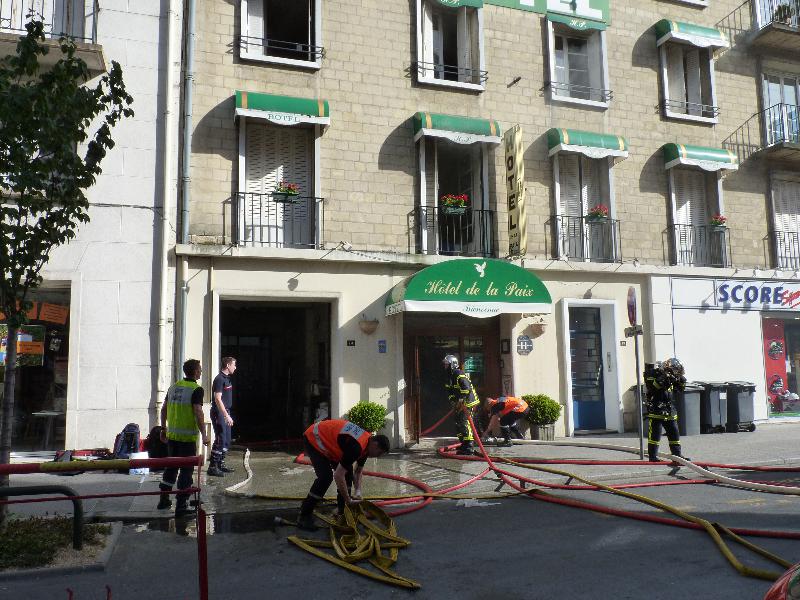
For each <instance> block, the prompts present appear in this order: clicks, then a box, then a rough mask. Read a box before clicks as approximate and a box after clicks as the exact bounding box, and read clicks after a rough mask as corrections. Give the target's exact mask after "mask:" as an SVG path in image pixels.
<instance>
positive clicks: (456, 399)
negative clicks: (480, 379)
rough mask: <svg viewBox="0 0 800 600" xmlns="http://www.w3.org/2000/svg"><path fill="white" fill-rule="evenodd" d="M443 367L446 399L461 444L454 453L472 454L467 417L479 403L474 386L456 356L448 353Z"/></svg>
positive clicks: (470, 415) (472, 433) (470, 428)
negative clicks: (451, 408)
mask: <svg viewBox="0 0 800 600" xmlns="http://www.w3.org/2000/svg"><path fill="white" fill-rule="evenodd" d="M442 364H443V365H444V368H445V369H446V370H447V384H445V387H446V388H447V391H448V392H449V396H448V400H449V401H450V405H451V406H452V407H453V412H454V413H455V418H456V435H457V436H458V441H459V442H461V445H460V446H459V447H458V450H456V454H462V455H466V454H472V452H473V443H474V441H475V435H474V432H473V431H472V426H471V425H470V422H469V417H472V416H473V411H474V409H475V407H476V406H477V405H478V404H479V403H480V400H478V395H477V394H476V393H475V388H474V387H472V382H471V381H470V380H469V375H467V374H466V373H465V372H464V371H463V369H461V368H460V366H459V362H458V357H457V356H454V355H452V354H448V355H447V356H445V357H444V359H443V360H442Z"/></svg>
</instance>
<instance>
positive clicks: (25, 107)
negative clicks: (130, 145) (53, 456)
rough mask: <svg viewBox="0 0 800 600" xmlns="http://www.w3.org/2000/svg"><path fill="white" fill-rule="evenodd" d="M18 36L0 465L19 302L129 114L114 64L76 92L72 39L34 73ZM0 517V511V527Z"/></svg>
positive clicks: (38, 39)
mask: <svg viewBox="0 0 800 600" xmlns="http://www.w3.org/2000/svg"><path fill="white" fill-rule="evenodd" d="M26 30H27V34H26V35H25V36H24V37H21V38H20V41H19V43H18V44H17V50H16V54H13V55H10V56H6V57H5V58H3V59H0V267H2V272H3V278H2V282H1V283H0V311H2V312H3V313H4V314H5V322H6V324H7V326H8V338H7V344H6V348H7V352H6V364H5V382H4V385H3V392H4V394H3V401H2V405H0V464H7V463H8V462H9V460H10V458H11V436H12V430H13V423H14V384H15V380H16V368H17V344H16V340H17V333H18V331H19V328H20V326H22V325H24V324H25V323H26V321H27V316H26V310H27V309H29V308H30V306H31V303H30V301H29V299H28V297H29V294H30V293H31V291H32V290H34V289H36V288H37V287H38V286H39V285H40V284H41V283H42V275H41V271H42V268H43V267H44V265H45V264H47V262H48V260H49V258H50V254H51V252H52V251H53V249H54V248H56V247H58V246H60V245H62V244H66V243H68V242H69V241H70V240H71V239H73V238H74V237H75V232H76V230H77V228H78V227H79V226H80V224H81V223H86V222H88V221H89V202H88V200H87V199H86V195H85V191H86V190H87V189H88V188H89V187H91V186H92V185H93V184H94V183H95V179H96V177H97V176H98V175H99V174H100V173H101V169H100V163H101V161H102V160H103V158H104V157H105V155H106V152H107V150H109V149H111V148H113V147H114V141H113V140H112V139H111V130H112V128H113V127H114V126H115V125H117V123H119V122H120V120H121V119H123V118H125V117H130V116H132V115H133V110H132V109H131V108H130V105H131V104H132V102H133V98H132V97H131V96H130V95H129V94H128V93H127V91H126V89H125V83H124V82H123V80H122V69H121V67H120V66H119V64H117V63H116V62H112V63H111V69H110V70H109V71H108V72H107V73H105V74H103V76H102V77H100V78H99V80H97V82H96V83H95V82H93V85H86V84H87V82H88V81H89V71H88V68H87V66H86V63H85V62H84V61H83V60H81V59H80V58H79V57H77V56H75V52H76V46H75V43H74V41H73V40H71V39H69V38H62V39H60V40H59V42H58V50H59V51H60V52H61V57H60V58H59V60H58V61H57V62H56V63H55V65H53V66H52V67H50V68H47V69H43V68H40V64H39V63H40V59H41V57H43V56H44V55H45V54H47V53H48V52H49V48H48V47H47V46H46V45H45V43H44V42H45V37H44V25H43V23H42V22H41V21H36V20H34V21H31V22H29V23H28V24H27V25H26ZM79 146H80V148H81V149H83V151H82V152H78V147H79ZM7 485H8V475H3V476H0V487H2V486H7ZM4 516H5V511H4V510H2V509H0V522H2V520H3V517H4Z"/></svg>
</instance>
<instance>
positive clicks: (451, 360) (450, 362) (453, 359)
mask: <svg viewBox="0 0 800 600" xmlns="http://www.w3.org/2000/svg"><path fill="white" fill-rule="evenodd" d="M442 364H443V365H444V366H445V367H450V368H451V369H457V368H458V357H457V356H454V355H452V354H448V355H447V356H445V357H444V358H443V359H442Z"/></svg>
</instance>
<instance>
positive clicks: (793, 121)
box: [722, 104, 800, 165]
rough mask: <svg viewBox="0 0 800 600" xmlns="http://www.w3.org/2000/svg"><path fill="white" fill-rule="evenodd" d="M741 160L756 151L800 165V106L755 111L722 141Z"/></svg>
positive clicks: (775, 107) (777, 105)
mask: <svg viewBox="0 0 800 600" xmlns="http://www.w3.org/2000/svg"><path fill="white" fill-rule="evenodd" d="M722 146H723V148H725V149H726V150H730V151H732V152H734V153H736V154H738V155H739V162H740V163H741V162H744V161H745V160H747V159H748V158H750V157H751V156H754V155H756V154H758V155H762V156H765V157H768V158H770V159H774V160H781V161H787V162H790V163H794V164H795V165H800V107H798V106H795V105H793V104H776V105H774V106H770V107H769V108H767V109H766V110H762V111H761V112H759V113H756V114H754V115H753V116H752V117H750V118H749V119H748V120H747V121H745V123H744V124H743V125H742V126H741V127H739V129H737V130H736V131H734V132H733V134H731V136H730V137H728V139H726V140H725V141H724V142H722Z"/></svg>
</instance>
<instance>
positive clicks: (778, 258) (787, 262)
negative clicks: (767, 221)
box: [772, 231, 800, 270]
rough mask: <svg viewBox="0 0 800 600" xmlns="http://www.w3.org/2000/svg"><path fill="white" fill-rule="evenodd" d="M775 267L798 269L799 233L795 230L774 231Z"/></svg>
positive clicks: (799, 260)
mask: <svg viewBox="0 0 800 600" xmlns="http://www.w3.org/2000/svg"><path fill="white" fill-rule="evenodd" d="M772 235H773V240H774V242H775V267H776V268H778V269H795V270H797V269H800V233H798V232H797V231H774V232H773V234H772Z"/></svg>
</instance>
